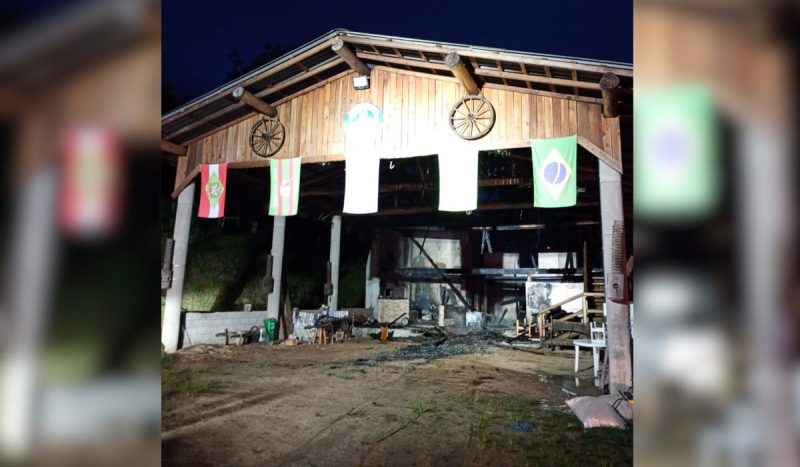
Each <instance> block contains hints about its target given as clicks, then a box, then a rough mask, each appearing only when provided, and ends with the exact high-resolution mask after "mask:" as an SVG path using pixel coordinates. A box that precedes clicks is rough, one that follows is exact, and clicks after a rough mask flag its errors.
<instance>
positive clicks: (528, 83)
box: [519, 63, 555, 91]
mask: <svg viewBox="0 0 800 467" xmlns="http://www.w3.org/2000/svg"><path fill="white" fill-rule="evenodd" d="M519 66H520V68H522V72H523V73H525V74H526V75H527V74H528V68H526V67H525V64H524V63H520V64H519ZM525 86H526V87H527V88H528V89H533V88H532V87H531V82H530V81H525ZM554 91H555V89H554Z"/></svg>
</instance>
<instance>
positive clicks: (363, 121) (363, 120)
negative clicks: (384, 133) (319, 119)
mask: <svg viewBox="0 0 800 467" xmlns="http://www.w3.org/2000/svg"><path fill="white" fill-rule="evenodd" d="M381 123H383V113H382V112H381V109H379V108H378V106H376V105H375V104H371V103H369V102H362V103H360V104H356V105H354V106H353V107H351V108H350V110H348V111H347V113H346V114H345V116H344V129H345V131H347V132H350V131H354V130H355V131H360V130H361V129H362V128H363V129H366V128H370V127H373V128H374V127H377V126H378V125H380V124H381Z"/></svg>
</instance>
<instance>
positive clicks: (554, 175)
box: [531, 135, 578, 208]
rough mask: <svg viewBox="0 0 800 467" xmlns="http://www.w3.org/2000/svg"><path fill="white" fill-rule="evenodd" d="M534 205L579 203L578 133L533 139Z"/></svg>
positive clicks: (545, 206) (572, 204) (562, 206)
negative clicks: (562, 136)
mask: <svg viewBox="0 0 800 467" xmlns="http://www.w3.org/2000/svg"><path fill="white" fill-rule="evenodd" d="M531 155H532V157H533V205H534V206H535V207H537V208H564V207H568V206H575V204H576V202H577V192H578V185H577V182H576V180H577V175H578V174H577V159H578V136H577V135H574V136H566V137H564V138H551V139H533V140H531Z"/></svg>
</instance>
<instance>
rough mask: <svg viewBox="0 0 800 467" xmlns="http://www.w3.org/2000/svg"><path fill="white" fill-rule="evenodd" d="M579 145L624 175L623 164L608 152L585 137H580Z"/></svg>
mask: <svg viewBox="0 0 800 467" xmlns="http://www.w3.org/2000/svg"><path fill="white" fill-rule="evenodd" d="M578 144H580V145H581V146H583V147H584V148H585V149H586V150H587V151H589V152H590V153H592V154H593V155H594V156H595V157H597V158H598V159H600V160H602V161H603V162H605V163H606V164H608V165H610V166H611V167H612V168H613V169H614V170H616V171H617V172H619V173H622V162H621V161H618V160H616V159H614V158H613V157H611V156H610V155H609V154H608V153H607V152H605V151H603V150H602V149H601V148H600V147H599V146H597V145H596V144H594V143H593V142H591V141H589V140H588V139H587V138H586V137H585V136H580V135H579V136H578Z"/></svg>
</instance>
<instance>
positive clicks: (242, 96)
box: [231, 86, 278, 118]
mask: <svg viewBox="0 0 800 467" xmlns="http://www.w3.org/2000/svg"><path fill="white" fill-rule="evenodd" d="M231 95H232V96H233V98H234V99H236V100H237V101H240V102H242V103H244V104H246V105H247V106H249V107H250V108H252V109H253V110H255V111H256V112H260V113H262V114H264V115H266V116H267V117H273V118H274V117H277V116H278V109H276V108H275V107H273V106H271V105H269V104H267V103H266V102H264V101H262V100H261V99H259V98H258V97H256V96H254V95H253V94H252V93H250V92H249V91H247V90H246V89H245V88H243V87H241V86H239V87H238V88H236V89H234V90H233V92H232V93H231Z"/></svg>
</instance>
